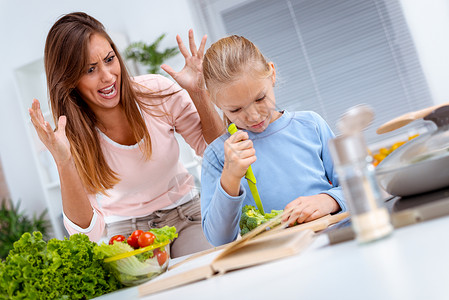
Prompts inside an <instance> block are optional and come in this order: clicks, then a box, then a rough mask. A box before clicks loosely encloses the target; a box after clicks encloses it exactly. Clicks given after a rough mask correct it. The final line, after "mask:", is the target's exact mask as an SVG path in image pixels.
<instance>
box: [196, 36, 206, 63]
mask: <svg viewBox="0 0 449 300" xmlns="http://www.w3.org/2000/svg"><path fill="white" fill-rule="evenodd" d="M206 41H207V35H204V36H203V38H202V39H201V44H200V48H199V49H198V57H200V58H202V57H203V56H204V49H205V48H206Z"/></svg>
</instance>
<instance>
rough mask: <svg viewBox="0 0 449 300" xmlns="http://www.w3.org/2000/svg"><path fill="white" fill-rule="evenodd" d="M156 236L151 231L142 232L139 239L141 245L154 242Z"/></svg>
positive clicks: (144, 245)
mask: <svg viewBox="0 0 449 300" xmlns="http://www.w3.org/2000/svg"><path fill="white" fill-rule="evenodd" d="M155 238H156V236H155V235H154V234H153V233H151V232H149V231H147V232H144V233H142V234H141V235H139V239H138V243H139V247H146V246H149V245H151V244H153V242H154V239H155Z"/></svg>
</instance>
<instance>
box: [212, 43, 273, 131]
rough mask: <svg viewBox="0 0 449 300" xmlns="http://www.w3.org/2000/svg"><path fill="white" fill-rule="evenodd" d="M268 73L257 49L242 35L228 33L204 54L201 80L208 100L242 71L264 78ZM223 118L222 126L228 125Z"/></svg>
mask: <svg viewBox="0 0 449 300" xmlns="http://www.w3.org/2000/svg"><path fill="white" fill-rule="evenodd" d="M272 72H273V70H272V68H271V67H270V65H269V63H268V61H267V59H266V58H265V57H264V56H263V55H262V53H261V52H260V50H259V48H257V46H256V45H254V44H253V43H252V42H251V41H249V40H248V39H246V38H244V37H242V36H238V35H231V36H228V37H225V38H222V39H220V40H218V41H217V42H215V43H213V44H212V45H211V46H210V48H209V49H207V51H206V54H205V55H204V60H203V75H204V81H205V83H206V87H207V89H208V91H209V94H210V97H211V99H212V100H214V99H215V95H216V94H217V93H218V91H219V89H220V87H221V86H223V85H225V84H230V83H233V82H235V81H237V80H239V79H240V78H241V76H242V75H244V74H251V75H252V76H254V77H258V78H267V77H269V76H271V74H272ZM223 119H224V121H225V125H229V120H228V118H227V117H226V116H225V115H223Z"/></svg>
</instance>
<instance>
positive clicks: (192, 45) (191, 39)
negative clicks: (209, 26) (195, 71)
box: [189, 29, 198, 56]
mask: <svg viewBox="0 0 449 300" xmlns="http://www.w3.org/2000/svg"><path fill="white" fill-rule="evenodd" d="M189 47H190V53H192V56H196V55H197V52H198V49H197V48H196V44H195V37H194V35H193V29H190V30H189Z"/></svg>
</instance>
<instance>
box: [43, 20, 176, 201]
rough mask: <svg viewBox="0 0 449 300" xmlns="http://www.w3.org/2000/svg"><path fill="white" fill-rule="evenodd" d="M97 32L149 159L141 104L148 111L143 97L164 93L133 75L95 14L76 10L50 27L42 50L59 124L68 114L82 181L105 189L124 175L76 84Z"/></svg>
mask: <svg viewBox="0 0 449 300" xmlns="http://www.w3.org/2000/svg"><path fill="white" fill-rule="evenodd" d="M93 34H99V35H101V36H102V37H104V38H105V39H106V40H107V41H108V42H109V44H110V45H111V47H112V49H113V50H114V52H115V55H116V57H117V59H118V61H119V63H120V68H121V80H120V81H121V86H120V105H121V106H122V107H123V111H124V113H125V115H126V118H127V120H128V123H129V125H130V127H131V130H132V133H133V136H134V138H135V140H136V141H137V142H139V141H141V142H139V147H140V149H141V150H142V153H143V155H144V157H145V158H146V159H150V157H151V138H150V135H149V133H148V130H147V127H146V124H145V120H144V119H143V117H142V115H141V113H140V109H139V108H142V109H145V110H146V111H148V109H149V108H148V106H149V105H148V104H146V103H144V102H143V101H142V100H141V99H143V98H159V99H161V98H163V97H165V96H170V95H173V94H174V93H176V92H174V93H168V94H165V95H162V93H161V91H158V92H153V93H148V91H144V90H143V89H142V88H141V87H139V86H137V85H136V84H135V83H134V82H133V81H131V79H130V78H129V74H128V72H127V69H126V66H125V64H124V63H123V59H122V58H121V56H120V53H119V51H118V50H117V47H116V46H115V44H114V43H113V42H112V40H111V38H110V37H109V35H108V34H107V33H106V31H105V28H104V26H103V24H101V23H100V22H99V21H97V20H96V19H95V18H93V17H91V16H89V15H87V14H85V13H82V12H74V13H70V14H67V15H65V16H63V17H61V18H60V19H59V20H58V21H56V23H55V24H54V25H53V26H52V28H51V29H50V31H49V33H48V35H47V39H46V43H45V51H44V63H45V72H46V75H47V87H48V93H49V98H50V106H51V109H52V114H53V119H54V121H55V124H57V123H58V122H57V120H58V119H59V117H60V116H63V115H64V116H66V117H67V125H66V135H67V138H68V140H69V142H70V150H71V153H72V156H73V159H74V162H75V166H76V169H77V171H78V173H79V175H80V178H81V181H82V183H83V185H84V187H85V188H86V190H87V191H88V192H89V193H98V192H101V193H105V191H106V190H108V189H110V188H112V187H113V186H114V185H115V184H117V183H118V182H119V181H120V178H119V176H118V174H117V173H115V172H114V171H113V170H112V169H111V168H110V167H109V165H108V164H107V162H106V159H105V157H104V155H103V152H102V150H101V146H100V141H99V137H98V133H97V129H96V127H97V125H98V122H99V121H98V119H97V117H96V116H95V114H94V112H93V111H92V110H91V109H90V108H89V106H88V105H87V104H86V102H85V101H84V100H83V98H82V97H81V96H80V94H79V93H78V92H77V90H76V86H77V84H78V82H79V80H80V78H81V76H82V75H83V74H84V72H85V67H86V65H88V63H89V61H88V59H89V57H88V45H89V38H90V37H91V36H92V35H93Z"/></svg>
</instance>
